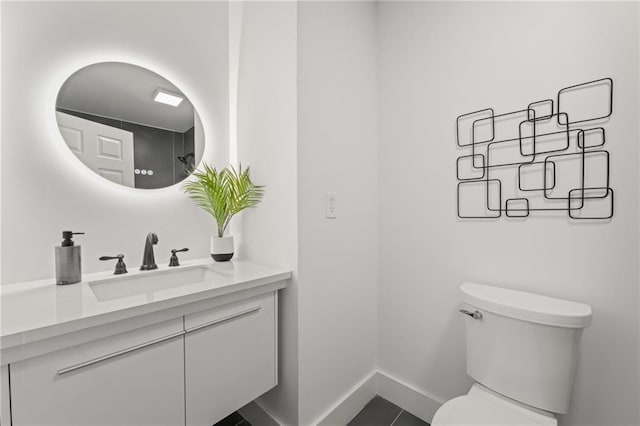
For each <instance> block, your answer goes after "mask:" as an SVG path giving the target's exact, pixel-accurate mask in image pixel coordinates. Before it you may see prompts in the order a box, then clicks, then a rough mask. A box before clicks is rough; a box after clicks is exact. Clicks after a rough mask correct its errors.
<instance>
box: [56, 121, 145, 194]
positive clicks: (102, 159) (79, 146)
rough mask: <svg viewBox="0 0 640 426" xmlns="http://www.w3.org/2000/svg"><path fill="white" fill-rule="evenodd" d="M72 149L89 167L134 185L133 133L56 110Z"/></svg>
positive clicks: (61, 129)
mask: <svg viewBox="0 0 640 426" xmlns="http://www.w3.org/2000/svg"><path fill="white" fill-rule="evenodd" d="M56 118H57V120H58V127H59V128H60V133H61V134H62V137H63V139H64V141H65V142H66V144H67V145H68V146H69V149H71V151H72V152H73V153H74V154H75V155H76V157H78V158H79V159H80V160H81V161H82V162H83V163H84V164H85V165H86V166H87V167H89V168H90V169H91V170H93V171H94V172H96V173H98V174H99V175H100V176H102V177H104V178H106V179H109V180H110V181H112V182H115V183H118V184H121V185H125V186H129V187H131V188H133V187H134V174H133V133H131V132H128V131H126V130H122V129H118V128H116V127H111V126H105V125H104V124H100V123H96V122H94V121H90V120H85V119H83V118H79V117H75V116H73V115H69V114H65V113H63V112H56Z"/></svg>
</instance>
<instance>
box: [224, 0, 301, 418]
mask: <svg viewBox="0 0 640 426" xmlns="http://www.w3.org/2000/svg"><path fill="white" fill-rule="evenodd" d="M236 6H238V4H235V5H231V7H236ZM241 14H242V16H241V19H236V20H235V25H237V24H239V23H240V22H241V24H242V25H241V26H242V28H241V30H240V31H236V30H233V31H232V32H231V33H232V34H237V35H238V36H239V37H240V40H233V44H234V45H236V44H237V45H239V46H240V55H239V59H240V61H239V68H238V69H239V74H238V87H239V90H238V114H237V116H238V126H237V134H238V158H239V160H240V162H241V163H242V164H243V165H244V166H251V174H252V178H253V180H254V181H255V182H256V183H257V184H261V185H266V188H265V196H264V199H263V201H262V203H261V204H260V206H259V207H258V208H257V209H255V210H249V211H247V212H244V213H242V221H241V222H239V225H240V226H241V227H242V233H241V236H242V239H241V240H239V241H238V248H239V258H250V259H253V260H254V261H257V262H261V263H266V264H269V265H275V266H281V267H285V268H288V269H291V270H292V271H293V273H294V278H293V279H292V280H290V281H289V283H288V285H287V288H286V289H285V290H283V291H281V292H280V294H279V302H280V305H279V348H278V349H279V386H278V387H276V388H275V389H273V390H272V391H271V392H269V393H267V394H266V395H265V396H263V397H262V398H261V399H260V403H261V405H262V406H263V407H264V408H265V409H266V410H268V411H269V412H270V413H271V414H272V415H274V416H275V417H277V419H278V420H279V422H280V423H282V424H285V425H295V424H298V297H299V289H298V281H297V267H298V223H297V216H298V215H297V119H296V117H297V93H296V87H297V85H296V80H297V62H296V60H297V44H296V35H297V26H296V17H297V4H296V3H295V2H246V3H245V4H244V5H243V6H242V10H241ZM232 29H233V28H232Z"/></svg>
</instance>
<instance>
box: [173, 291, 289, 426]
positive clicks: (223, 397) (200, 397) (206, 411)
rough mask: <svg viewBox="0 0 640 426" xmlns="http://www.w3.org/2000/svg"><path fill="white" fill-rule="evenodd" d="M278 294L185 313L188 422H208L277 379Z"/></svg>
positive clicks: (252, 397) (231, 409)
mask: <svg viewBox="0 0 640 426" xmlns="http://www.w3.org/2000/svg"><path fill="white" fill-rule="evenodd" d="M276 300H277V298H276V295H275V293H269V294H267V295H263V296H259V297H255V298H252V299H246V300H243V301H242V302H238V303H232V304H229V305H225V306H221V307H217V308H214V309H211V310H208V311H203V312H199V313H196V314H193V315H189V316H186V317H185V330H186V332H187V333H186V335H185V375H186V377H185V382H186V404H187V406H186V409H187V415H186V420H187V425H189V426H193V425H202V426H205V425H206V426H211V425H212V424H214V423H216V422H217V421H218V420H220V419H222V418H224V417H226V416H227V415H229V414H231V413H232V412H233V411H235V410H237V409H238V408H240V407H242V406H243V405H245V404H247V403H248V402H250V401H253V400H254V399H256V398H257V397H258V396H260V395H262V394H263V393H265V392H266V391H267V390H269V389H271V388H272V387H274V386H275V385H276V384H277V370H276V362H277V359H276V358H277V357H276V329H277V328H276V309H275V306H276Z"/></svg>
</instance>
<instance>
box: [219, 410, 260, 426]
mask: <svg viewBox="0 0 640 426" xmlns="http://www.w3.org/2000/svg"><path fill="white" fill-rule="evenodd" d="M213 426H251V423H249V422H248V421H246V420H245V418H244V417H242V416H241V415H240V413H238V412H237V411H236V412H234V413H231V414H229V415H228V416H227V417H225V418H224V419H222V420H220V421H219V422H218V423H216V424H215V425H213Z"/></svg>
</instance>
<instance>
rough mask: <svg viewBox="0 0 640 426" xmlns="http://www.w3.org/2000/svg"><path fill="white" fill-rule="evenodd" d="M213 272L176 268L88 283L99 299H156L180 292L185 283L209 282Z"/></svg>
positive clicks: (200, 267)
mask: <svg viewBox="0 0 640 426" xmlns="http://www.w3.org/2000/svg"><path fill="white" fill-rule="evenodd" d="M212 274H213V272H212V271H211V270H209V269H208V268H207V267H206V266H197V267H193V268H184V269H182V268H181V269H176V270H160V271H151V272H146V271H145V272H141V273H137V274H135V275H122V276H117V277H110V278H106V279H103V280H99V281H93V282H90V283H89V287H91V290H92V291H93V293H94V294H95V296H96V298H97V299H98V300H100V301H106V300H114V299H121V298H123V297H132V296H145V298H146V299H151V300H154V299H158V298H163V297H165V296H170V295H171V294H173V293H175V292H176V291H179V292H183V291H185V290H186V288H185V287H187V286H194V287H195V286H198V285H200V284H204V283H207V282H211V275H212Z"/></svg>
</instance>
